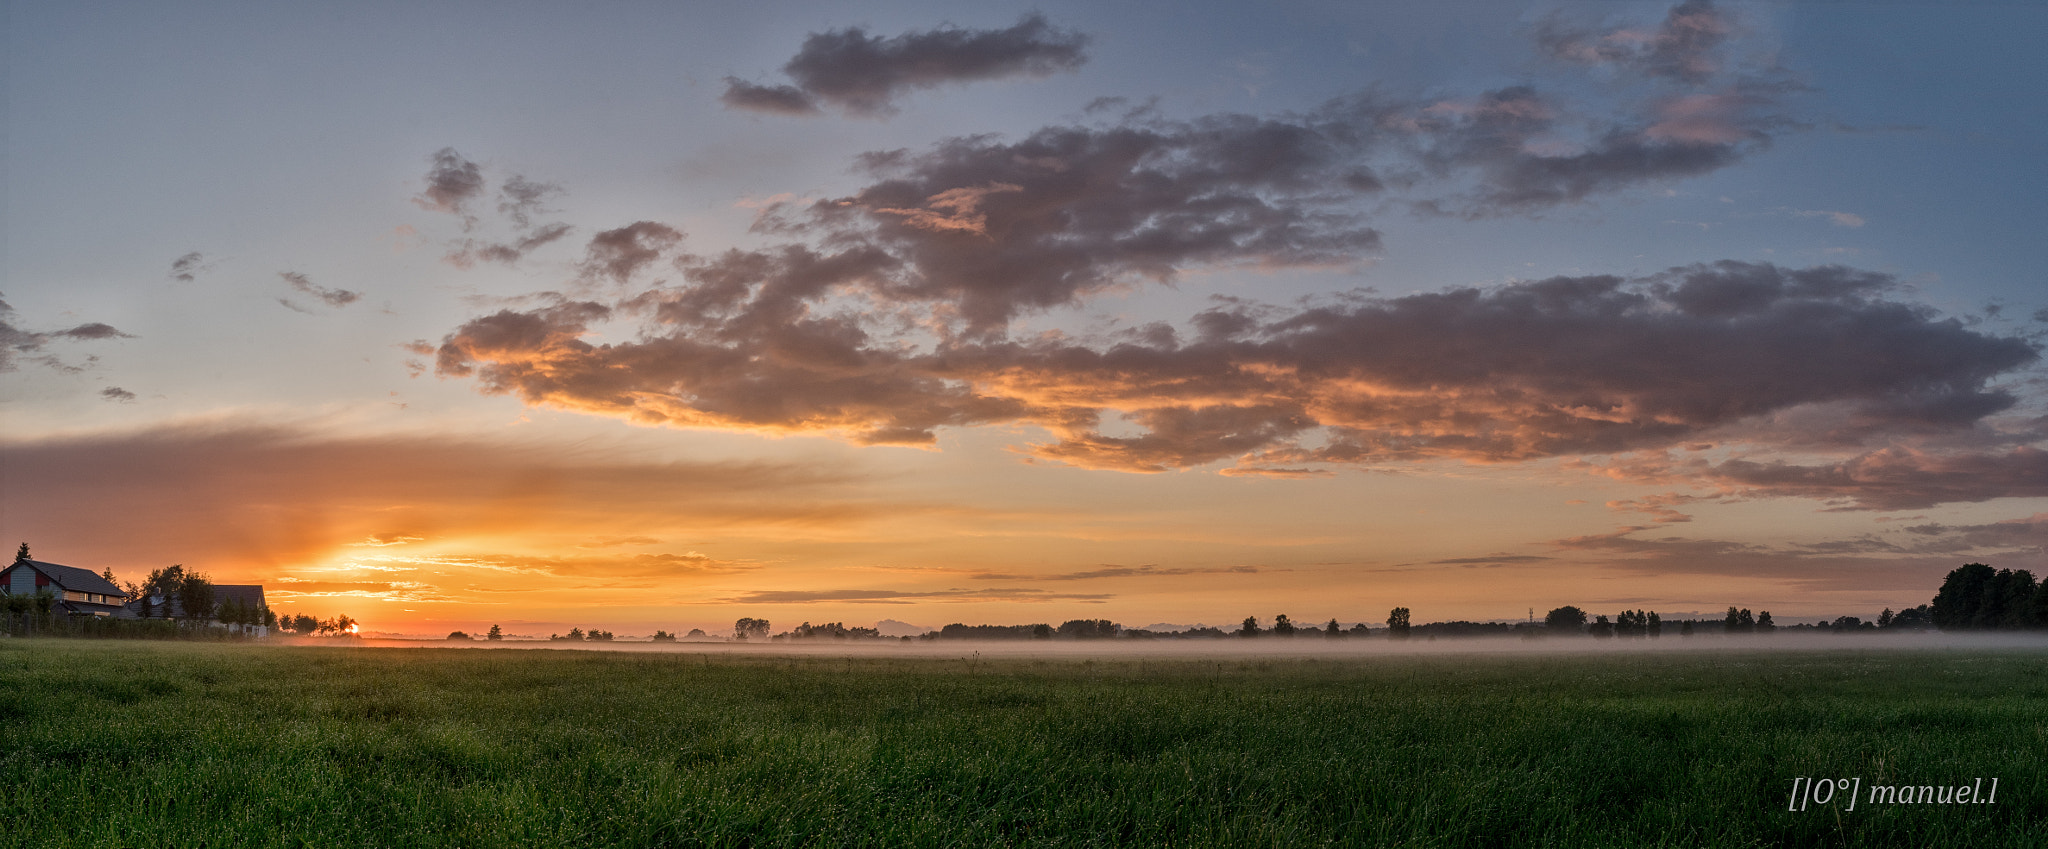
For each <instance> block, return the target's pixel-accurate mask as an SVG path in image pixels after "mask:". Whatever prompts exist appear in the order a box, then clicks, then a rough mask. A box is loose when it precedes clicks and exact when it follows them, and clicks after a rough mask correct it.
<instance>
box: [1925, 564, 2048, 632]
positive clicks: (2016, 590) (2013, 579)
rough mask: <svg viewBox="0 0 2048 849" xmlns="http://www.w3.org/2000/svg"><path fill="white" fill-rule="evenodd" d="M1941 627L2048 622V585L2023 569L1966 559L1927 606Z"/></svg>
mask: <svg viewBox="0 0 2048 849" xmlns="http://www.w3.org/2000/svg"><path fill="white" fill-rule="evenodd" d="M1929 618H1930V619H1931V620H1932V621H1933V623H1934V627H1936V628H1940V629H1941V630H1944V631H2018V630H2022V629H2032V628H2040V627H2042V626H2044V625H2048V588H2044V587H2043V586H2042V585H2040V584H2038V583H2037V582H2036V581H2035V580H2034V574H2033V573H2032V572H2029V571H2027V570H2025V569H2017V570H2015V569H1998V570H1993V569H1992V568H1991V567H1990V566H1986V565H1984V564H1982V563H1966V564H1964V565H1963V566H1962V567H1961V568H1958V569H1956V570H1955V571H1953V572H1950V573H1948V578H1947V579H1945V580H1943V581H1942V583H1941V590H1940V591H1939V592H1937V593H1935V595H1934V604H1933V605H1932V609H1931V610H1929Z"/></svg>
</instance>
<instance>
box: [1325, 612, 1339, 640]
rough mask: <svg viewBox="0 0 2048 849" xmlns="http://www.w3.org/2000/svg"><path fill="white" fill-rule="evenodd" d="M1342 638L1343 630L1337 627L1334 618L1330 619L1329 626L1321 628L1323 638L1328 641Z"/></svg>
mask: <svg viewBox="0 0 2048 849" xmlns="http://www.w3.org/2000/svg"><path fill="white" fill-rule="evenodd" d="M1342 636H1344V631H1343V629H1341V628H1338V627H1337V620H1336V618H1335V617H1332V618H1331V619H1330V624H1328V625H1324V626H1323V638H1324V639H1328V640H1334V639H1337V638H1338V637H1342Z"/></svg>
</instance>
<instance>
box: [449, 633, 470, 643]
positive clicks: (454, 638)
mask: <svg viewBox="0 0 2048 849" xmlns="http://www.w3.org/2000/svg"><path fill="white" fill-rule="evenodd" d="M448 640H449V642H458V643H466V642H469V634H467V633H465V632H462V631H449V632H448Z"/></svg>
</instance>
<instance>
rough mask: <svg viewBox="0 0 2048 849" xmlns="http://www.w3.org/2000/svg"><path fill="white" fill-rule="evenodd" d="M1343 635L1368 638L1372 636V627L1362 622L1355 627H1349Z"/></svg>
mask: <svg viewBox="0 0 2048 849" xmlns="http://www.w3.org/2000/svg"><path fill="white" fill-rule="evenodd" d="M1345 633H1347V634H1350V635H1351V636H1354V637H1370V636H1372V626H1370V625H1367V624H1365V623H1364V622H1360V623H1358V624H1356V625H1353V626H1351V630H1349V631H1346V632H1345Z"/></svg>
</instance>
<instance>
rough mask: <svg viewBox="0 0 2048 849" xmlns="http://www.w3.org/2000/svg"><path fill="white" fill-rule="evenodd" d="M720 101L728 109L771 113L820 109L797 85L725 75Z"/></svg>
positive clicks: (802, 112)
mask: <svg viewBox="0 0 2048 849" xmlns="http://www.w3.org/2000/svg"><path fill="white" fill-rule="evenodd" d="M718 101H719V102H720V103H723V104H725V105H726V107H727V108H729V109H745V110H747V111H749V112H767V113H769V114H772V115H797V116H801V115H816V114H818V113H819V111H820V110H819V109H818V103H817V101H815V100H812V99H811V96H810V95H809V94H806V93H805V92H804V90H803V89H800V88H797V87H796V86H793V85H776V86H766V85H757V84H755V83H750V82H747V81H746V80H743V79H740V78H738V77H726V78H725V93H724V94H721V95H719V96H718Z"/></svg>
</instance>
